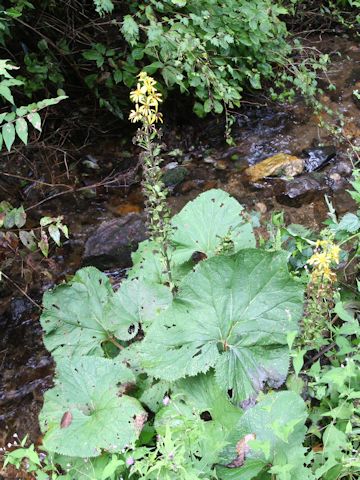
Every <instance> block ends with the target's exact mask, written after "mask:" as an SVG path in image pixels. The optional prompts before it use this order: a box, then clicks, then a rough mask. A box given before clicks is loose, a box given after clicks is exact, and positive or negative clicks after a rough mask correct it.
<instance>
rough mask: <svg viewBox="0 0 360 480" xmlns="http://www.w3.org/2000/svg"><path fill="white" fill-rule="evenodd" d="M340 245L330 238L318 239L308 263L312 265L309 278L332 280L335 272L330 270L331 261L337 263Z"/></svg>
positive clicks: (334, 278)
mask: <svg viewBox="0 0 360 480" xmlns="http://www.w3.org/2000/svg"><path fill="white" fill-rule="evenodd" d="M339 256H340V247H339V246H338V245H335V244H334V243H333V242H332V241H331V240H318V241H317V242H316V244H315V251H314V253H313V255H312V256H311V258H309V260H308V262H307V263H308V264H309V265H311V266H312V267H313V270H312V272H311V278H312V280H313V281H315V280H325V281H328V282H334V281H335V280H336V273H335V272H333V271H332V270H331V264H332V263H336V264H338V263H339V261H340V260H339Z"/></svg>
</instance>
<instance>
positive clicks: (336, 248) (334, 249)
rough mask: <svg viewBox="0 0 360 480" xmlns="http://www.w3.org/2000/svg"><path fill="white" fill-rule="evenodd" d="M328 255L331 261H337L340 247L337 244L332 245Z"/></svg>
mask: <svg viewBox="0 0 360 480" xmlns="http://www.w3.org/2000/svg"><path fill="white" fill-rule="evenodd" d="M330 256H331V260H332V261H333V262H335V263H339V261H340V260H339V256H340V247H339V246H338V245H332V247H331V249H330Z"/></svg>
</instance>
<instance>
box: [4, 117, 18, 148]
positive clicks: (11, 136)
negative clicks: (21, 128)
mask: <svg viewBox="0 0 360 480" xmlns="http://www.w3.org/2000/svg"><path fill="white" fill-rule="evenodd" d="M2 136H3V139H4V142H5V145H6V148H7V150H8V152H10V150H11V147H12V144H13V143H14V140H15V127H14V125H13V124H12V123H5V124H4V125H3V127H2Z"/></svg>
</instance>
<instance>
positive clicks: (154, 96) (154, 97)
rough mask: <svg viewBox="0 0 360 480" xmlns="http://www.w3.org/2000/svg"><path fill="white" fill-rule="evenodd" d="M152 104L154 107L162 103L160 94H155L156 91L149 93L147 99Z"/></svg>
mask: <svg viewBox="0 0 360 480" xmlns="http://www.w3.org/2000/svg"><path fill="white" fill-rule="evenodd" d="M148 98H149V99H150V100H151V101H152V102H154V103H156V105H157V104H158V103H161V102H162V95H161V93H159V92H157V91H156V90H155V91H154V92H153V93H151V94H150V95H149V97H148Z"/></svg>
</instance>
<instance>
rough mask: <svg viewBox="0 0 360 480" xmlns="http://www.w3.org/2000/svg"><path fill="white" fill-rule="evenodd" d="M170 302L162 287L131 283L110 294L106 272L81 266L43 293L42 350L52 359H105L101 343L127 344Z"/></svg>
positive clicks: (136, 282)
mask: <svg viewBox="0 0 360 480" xmlns="http://www.w3.org/2000/svg"><path fill="white" fill-rule="evenodd" d="M170 302H171V293H170V291H169V289H168V288H166V287H163V286H160V285H155V286H153V285H149V284H147V283H142V282H140V281H139V280H129V281H126V282H124V283H123V285H122V286H121V287H120V289H119V290H118V291H117V292H116V293H114V292H113V290H112V286H111V284H110V281H109V279H108V278H107V277H106V275H105V274H104V273H102V272H100V271H99V270H97V269H96V268H94V267H86V268H83V269H81V270H79V271H78V272H77V273H76V275H75V276H74V277H73V279H72V281H71V282H70V283H69V284H67V285H60V286H59V287H57V288H55V289H54V290H53V291H51V292H47V293H45V295H44V313H43V314H42V316H41V319H40V321H41V325H42V327H43V329H44V331H45V337H44V343H45V346H46V348H47V349H48V350H49V351H51V352H52V353H53V354H54V355H62V356H73V355H103V350H102V348H101V344H102V343H103V342H105V341H109V340H110V339H112V338H117V339H121V340H130V339H131V338H133V337H134V336H135V335H136V333H137V331H138V325H139V323H143V324H145V325H147V323H148V322H150V321H152V320H153V318H155V316H156V315H157V314H158V312H159V311H161V310H162V309H164V308H166V307H167V305H168V304H169V303H170Z"/></svg>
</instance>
